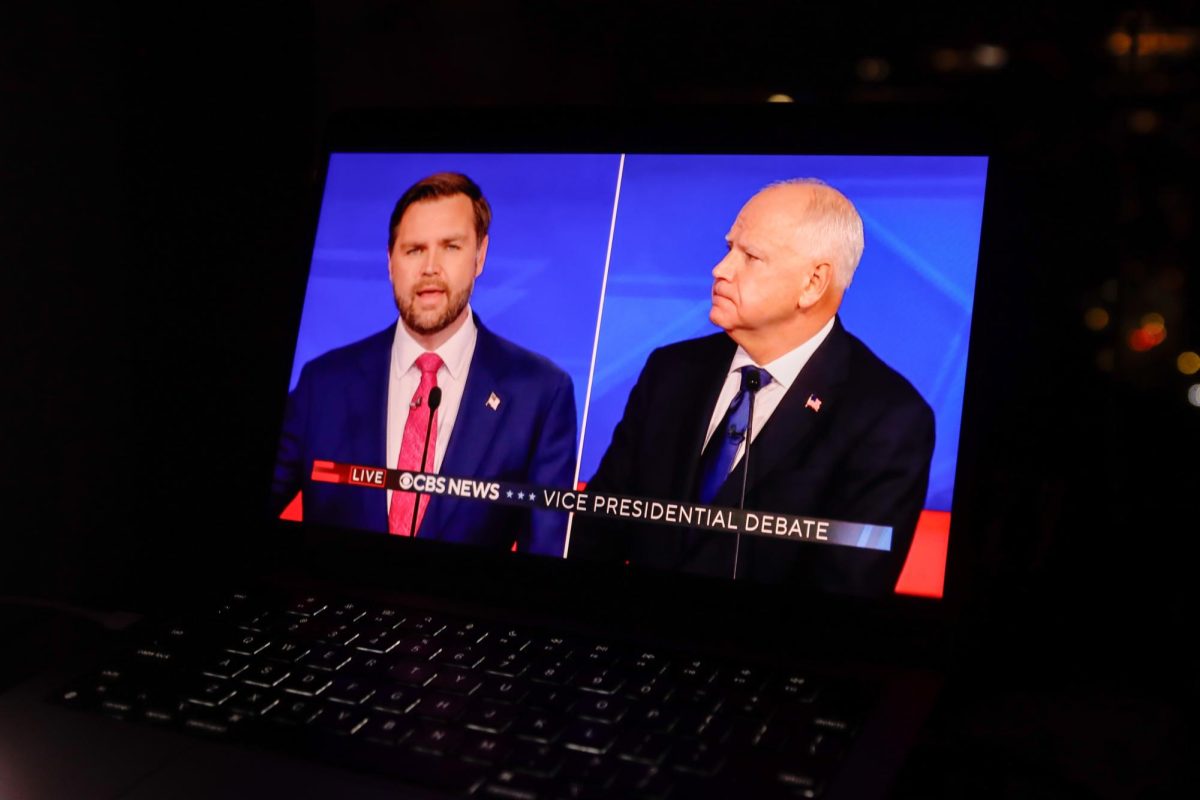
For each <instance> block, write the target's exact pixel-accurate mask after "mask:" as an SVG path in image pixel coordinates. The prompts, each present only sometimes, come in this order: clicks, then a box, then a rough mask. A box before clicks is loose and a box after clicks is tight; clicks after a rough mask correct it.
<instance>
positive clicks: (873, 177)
mask: <svg viewBox="0 0 1200 800" xmlns="http://www.w3.org/2000/svg"><path fill="white" fill-rule="evenodd" d="M986 175H987V159H986V157H983V156H963V155H953V156H949V155H947V156H934V155H921V156H885V155H738V154H728V155H720V154H706V155H695V154H678V155H672V154H663V153H653V154H651V153H634V152H629V153H619V152H617V153H599V154H597V153H584V154H567V153H544V154H539V153H507V154H506V153H389V152H335V153H333V154H332V155H331V156H330V159H329V162H328V166H327V174H326V177H325V185H324V193H323V198H322V202H321V207H320V212H319V220H318V228H317V233H316V239H315V247H314V251H313V255H312V263H311V269H310V273H309V279H308V285H307V292H306V296H305V301H304V308H303V314H302V318H301V322H300V328H299V334H298V338H297V344H296V350H295V357H294V364H293V369H292V374H291V381H290V385H289V398H288V411H287V416H286V422H285V424H284V430H283V435H282V439H281V443H280V448H279V457H278V460H277V463H276V468H275V481H274V487H273V502H274V505H275V507H274V512H275V513H278V514H279V515H280V516H282V517H283V518H284V519H288V520H297V521H299V520H303V521H305V522H313V523H318V524H321V525H326V526H333V527H338V528H347V529H355V530H363V531H375V532H378V533H380V534H386V535H392V536H396V537H398V538H403V537H409V536H413V535H415V536H416V537H418V538H422V539H428V540H436V541H443V542H446V543H447V544H451V545H460V546H473V547H487V548H493V549H497V550H503V551H516V552H519V553H520V552H524V553H528V554H533V555H538V556H545V557H552V558H564V557H565V558H572V559H580V560H596V561H611V562H614V563H619V564H629V565H631V566H634V567H637V568H645V569H657V570H668V571H678V572H687V573H695V574H702V575H710V576H714V577H721V578H727V579H731V580H746V581H756V582H761V583H787V582H795V583H797V584H803V585H805V586H807V587H811V588H815V589H818V590H830V591H834V592H845V593H851V594H866V595H881V594H892V593H897V594H904V595H915V596H921V597H928V598H939V597H941V596H942V594H943V581H944V576H945V569H946V552H947V541H948V536H949V531H950V519H951V510H952V508H953V500H954V492H955V476H956V466H957V461H958V454H959V438H960V427H961V422H962V407H963V396H964V388H965V376H966V366H967V352H968V341H969V335H970V330H971V319H972V307H973V299H974V288H975V276H976V267H977V261H978V256H979V241H980V229H981V223H982V214H983V203H984V188H985V180H986ZM428 353H433V354H434V355H436V359H432V360H431V359H430V358H427V357H424V356H425V354H428Z"/></svg>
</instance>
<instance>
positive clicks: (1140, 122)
mask: <svg viewBox="0 0 1200 800" xmlns="http://www.w3.org/2000/svg"><path fill="white" fill-rule="evenodd" d="M1129 129H1130V130H1132V131H1133V132H1134V133H1153V132H1154V131H1155V130H1157V129H1158V114H1155V113H1154V112H1153V111H1151V110H1150V109H1148V108H1140V109H1138V110H1137V111H1134V112H1133V113H1132V114H1130V115H1129Z"/></svg>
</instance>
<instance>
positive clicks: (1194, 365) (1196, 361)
mask: <svg viewBox="0 0 1200 800" xmlns="http://www.w3.org/2000/svg"><path fill="white" fill-rule="evenodd" d="M1175 366H1177V367H1178V368H1179V371H1180V372H1182V373H1183V374H1184V375H1195V374H1196V373H1197V372H1200V355H1197V354H1196V353H1193V352H1192V351H1191V350H1187V351H1185V352H1183V353H1180V354H1179V357H1178V358H1176V359H1175Z"/></svg>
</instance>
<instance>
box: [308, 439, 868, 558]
mask: <svg viewBox="0 0 1200 800" xmlns="http://www.w3.org/2000/svg"><path fill="white" fill-rule="evenodd" d="M312 479H313V480H314V481H321V482H324V483H343V484H348V485H350V486H365V487H368V488H373V489H391V490H392V491H400V492H419V493H422V494H428V495H435V496H441V497H456V498H462V499H465V500H475V501H479V502H485V503H500V504H502V505H508V506H521V507H524V508H529V509H532V510H535V511H537V510H542V511H569V512H573V513H575V514H587V515H589V516H593V517H608V518H610V519H620V520H631V521H636V522H654V523H659V524H662V525H672V526H675V527H682V528H699V529H703V530H710V531H723V532H726V533H735V534H743V535H748V536H760V537H764V538H768V539H788V540H793V541H803V542H813V543H815V544H828V545H840V546H842V547H857V548H861V549H866V550H891V549H892V529H891V527H890V526H887V525H865V524H863V523H860V522H842V521H839V520H829V519H818V518H816V517H802V516H796V515H793V514H776V513H771V512H764V511H751V510H745V509H739V508H722V507H719V506H710V505H701V504H699V503H680V502H674V501H669V500H656V499H653V498H645V497H630V496H628V495H615V494H602V493H599V492H589V491H586V490H584V491H570V490H567V489H549V488H546V487H542V486H527V485H524V484H517V483H509V482H506V481H488V480H478V479H475V478H463V477H455V476H451V475H439V474H435V473H431V472H408V471H405V470H398V469H386V468H384V467H368V466H360V465H357V464H341V463H337V462H334V461H314V462H313V469H312Z"/></svg>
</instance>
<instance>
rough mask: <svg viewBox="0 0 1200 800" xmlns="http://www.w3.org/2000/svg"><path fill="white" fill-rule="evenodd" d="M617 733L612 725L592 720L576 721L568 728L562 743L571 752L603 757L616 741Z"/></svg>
mask: <svg viewBox="0 0 1200 800" xmlns="http://www.w3.org/2000/svg"><path fill="white" fill-rule="evenodd" d="M616 738H617V732H616V729H615V728H614V727H613V726H611V725H606V724H604V723H602V722H592V721H590V720H576V721H575V722H572V723H571V724H570V725H568V726H567V729H566V731H565V732H564V733H563V737H562V743H563V745H564V746H566V747H567V748H569V749H571V750H578V751H579V752H581V753H594V754H597V755H601V754H603V753H607V752H608V749H609V748H610V747H612V745H613V742H615V741H616Z"/></svg>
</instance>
